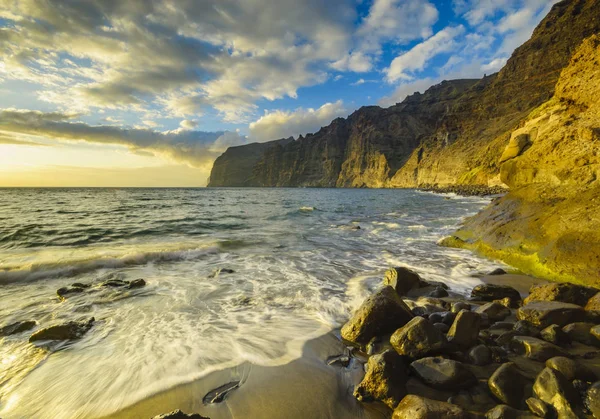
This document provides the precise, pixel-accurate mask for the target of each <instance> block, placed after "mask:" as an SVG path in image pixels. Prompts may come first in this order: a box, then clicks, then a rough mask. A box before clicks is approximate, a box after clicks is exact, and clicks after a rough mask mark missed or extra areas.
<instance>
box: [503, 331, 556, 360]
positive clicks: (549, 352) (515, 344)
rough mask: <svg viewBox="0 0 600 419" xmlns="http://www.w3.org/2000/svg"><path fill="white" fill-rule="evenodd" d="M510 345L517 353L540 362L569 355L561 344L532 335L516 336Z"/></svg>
mask: <svg viewBox="0 0 600 419" xmlns="http://www.w3.org/2000/svg"><path fill="white" fill-rule="evenodd" d="M510 347H511V349H512V350H513V351H514V352H516V353H517V354H519V355H523V356H525V357H527V358H529V359H533V360H534V361H540V362H545V361H546V360H548V359H550V358H553V357H555V356H568V353H567V352H565V351H564V350H563V349H562V348H560V347H559V346H556V345H554V344H552V343H549V342H546V341H545V340H541V339H538V338H533V337H531V336H514V337H513V338H512V342H511V344H510Z"/></svg>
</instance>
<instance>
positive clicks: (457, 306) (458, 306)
mask: <svg viewBox="0 0 600 419" xmlns="http://www.w3.org/2000/svg"><path fill="white" fill-rule="evenodd" d="M461 310H467V311H471V304H469V303H465V302H462V301H459V302H457V303H454V304H452V309H451V310H450V311H452V312H453V313H456V314H458V313H459V312H460V311H461Z"/></svg>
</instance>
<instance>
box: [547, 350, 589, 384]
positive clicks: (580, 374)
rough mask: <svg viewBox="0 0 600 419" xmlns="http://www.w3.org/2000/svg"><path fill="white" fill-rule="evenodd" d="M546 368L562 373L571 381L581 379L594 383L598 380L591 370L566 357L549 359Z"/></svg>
mask: <svg viewBox="0 0 600 419" xmlns="http://www.w3.org/2000/svg"><path fill="white" fill-rule="evenodd" d="M546 367H548V368H551V369H553V370H555V371H558V372H560V373H561V374H562V375H563V376H564V377H565V378H566V379H567V380H569V381H573V380H575V379H579V380H583V381H588V382H593V381H595V380H596V375H595V374H594V373H593V372H592V371H591V370H590V369H589V368H587V367H586V366H585V365H582V364H580V363H578V362H576V361H574V360H572V359H569V358H567V357H564V356H556V357H554V358H550V359H548V360H547V361H546Z"/></svg>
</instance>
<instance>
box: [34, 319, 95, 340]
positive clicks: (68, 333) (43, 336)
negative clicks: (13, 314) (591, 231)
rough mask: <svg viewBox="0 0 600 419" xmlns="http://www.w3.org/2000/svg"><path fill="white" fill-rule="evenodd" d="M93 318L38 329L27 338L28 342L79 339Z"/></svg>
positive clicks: (89, 327) (91, 324)
mask: <svg viewBox="0 0 600 419" xmlns="http://www.w3.org/2000/svg"><path fill="white" fill-rule="evenodd" d="M94 321H95V319H94V318H93V317H92V318H90V319H89V320H83V321H79V322H68V323H65V324H59V325H56V326H50V327H47V328H45V329H40V330H38V331H37V332H35V333H34V334H33V335H31V337H30V338H29V342H37V341H40V340H74V339H79V338H81V337H82V336H83V335H85V334H86V333H87V331H88V330H90V329H91V328H92V326H93V325H94Z"/></svg>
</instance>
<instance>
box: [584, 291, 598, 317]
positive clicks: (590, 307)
mask: <svg viewBox="0 0 600 419" xmlns="http://www.w3.org/2000/svg"><path fill="white" fill-rule="evenodd" d="M585 311H589V312H592V313H594V314H596V315H600V292H598V293H596V294H594V296H592V297H591V298H590V299H589V300H588V301H587V303H586V304H585Z"/></svg>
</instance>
